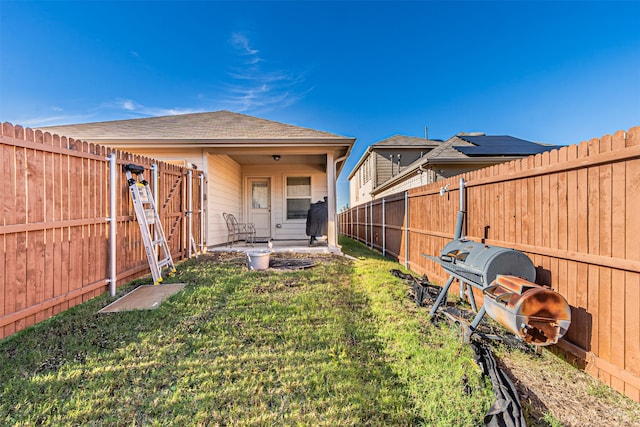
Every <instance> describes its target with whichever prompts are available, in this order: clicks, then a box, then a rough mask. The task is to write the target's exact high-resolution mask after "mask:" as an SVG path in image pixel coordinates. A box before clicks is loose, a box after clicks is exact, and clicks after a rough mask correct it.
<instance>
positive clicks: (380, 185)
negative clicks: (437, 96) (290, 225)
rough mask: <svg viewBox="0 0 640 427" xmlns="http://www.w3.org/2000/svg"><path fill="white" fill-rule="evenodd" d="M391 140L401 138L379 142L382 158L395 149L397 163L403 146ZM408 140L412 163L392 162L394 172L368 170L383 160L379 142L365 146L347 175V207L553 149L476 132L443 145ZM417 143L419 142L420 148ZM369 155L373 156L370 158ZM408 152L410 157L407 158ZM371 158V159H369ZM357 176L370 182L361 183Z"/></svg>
mask: <svg viewBox="0 0 640 427" xmlns="http://www.w3.org/2000/svg"><path fill="white" fill-rule="evenodd" d="M404 138H410V137H404ZM394 140H395V141H402V139H401V138H398V137H394V138H390V139H388V140H384V141H382V142H383V143H384V144H382V145H381V146H383V147H385V151H384V154H385V155H386V154H387V153H389V152H393V151H394V150H395V151H396V152H397V154H396V160H397V156H398V154H400V155H401V156H405V154H404V153H405V152H404V151H401V150H406V144H404V145H398V147H392V146H391V145H390V143H392V142H393V141H394ZM411 140H412V141H413V142H414V143H415V144H416V146H414V147H412V148H411V149H410V150H408V152H407V156H406V157H408V158H410V159H412V160H413V161H412V162H411V163H409V164H406V165H405V164H404V163H402V162H399V163H398V162H396V165H395V170H393V169H392V170H391V171H390V172H391V173H389V171H387V170H386V169H387V168H388V165H387V166H383V167H384V171H383V172H382V173H379V172H378V171H375V169H374V170H371V169H369V168H370V167H371V166H372V165H376V164H377V161H378V159H379V158H381V157H384V155H382V154H381V155H378V154H377V150H378V149H377V148H376V146H377V145H378V144H380V143H377V144H374V145H372V146H371V147H369V150H367V152H365V154H364V155H363V156H362V158H361V159H360V161H359V162H358V163H357V164H356V167H355V168H354V170H353V171H352V172H351V174H350V175H349V184H350V201H351V206H355V205H358V204H361V203H365V202H367V201H370V200H373V199H377V198H381V197H384V196H387V195H390V194H395V193H399V192H402V191H406V190H408V189H410V188H415V187H420V186H422V185H426V184H430V183H432V182H435V181H438V180H441V179H445V178H448V177H451V176H455V175H459V174H462V173H465V172H469V171H472V170H476V169H482V168H485V167H488V166H493V165H496V164H499V163H503V162H508V161H511V160H515V159H520V158H523V157H527V156H530V155H534V154H539V153H543V152H545V151H549V150H552V149H554V148H556V147H555V146H551V145H543V144H539V143H535V142H531V141H527V140H524V139H520V138H515V137H513V136H508V135H486V134H484V133H480V132H474V133H459V134H457V135H454V136H453V137H451V138H449V139H448V140H446V141H444V142H442V141H437V140H436V141H434V140H429V141H427V140H425V139H421V138H411ZM419 141H422V146H421V148H420V144H419ZM416 151H419V152H420V153H421V155H420V156H418V157H417V158H415V153H416ZM373 153H376V155H375V156H374V155H373ZM409 153H411V156H413V157H410V155H409ZM372 157H374V158H375V160H370V159H371V158H372ZM374 167H375V166H374ZM394 172H395V173H394ZM360 177H365V178H370V179H369V180H365V179H362V180H361V179H360ZM379 178H382V179H379ZM384 178H386V179H384Z"/></svg>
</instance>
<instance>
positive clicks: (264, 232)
mask: <svg viewBox="0 0 640 427" xmlns="http://www.w3.org/2000/svg"><path fill="white" fill-rule="evenodd" d="M270 184H271V182H270V180H269V178H249V191H248V195H249V200H248V201H247V206H248V207H249V222H252V223H253V224H254V225H255V227H256V238H258V239H261V240H262V239H270V238H271V185H270Z"/></svg>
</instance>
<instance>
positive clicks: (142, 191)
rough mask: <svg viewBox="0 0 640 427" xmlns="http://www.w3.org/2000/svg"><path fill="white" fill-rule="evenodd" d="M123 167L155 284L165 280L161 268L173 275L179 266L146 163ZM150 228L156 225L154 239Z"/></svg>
mask: <svg viewBox="0 0 640 427" xmlns="http://www.w3.org/2000/svg"><path fill="white" fill-rule="evenodd" d="M123 169H124V172H125V173H126V175H127V184H128V185H129V191H130V192H131V200H132V201H133V207H134V209H135V211H136V218H137V220H138V225H140V232H141V233H142V241H143V242H144V248H145V251H146V252H147V260H148V261H149V267H150V268H151V275H152V276H153V283H154V284H155V285H158V284H160V283H161V282H162V269H163V268H165V267H166V269H167V271H168V274H169V275H173V274H174V273H175V272H176V267H175V264H174V263H173V259H172V258H171V251H170V250H169V245H168V244H167V239H166V238H165V235H164V230H163V229H162V222H161V221H160V216H159V215H158V208H157V207H156V204H155V202H154V200H153V194H152V193H151V189H150V188H149V183H148V182H147V181H146V180H145V179H144V166H139V165H134V164H132V163H130V164H126V165H124V166H123ZM134 175H135V178H134ZM151 228H153V238H152V237H151V236H152V231H151Z"/></svg>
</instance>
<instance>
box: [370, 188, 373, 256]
mask: <svg viewBox="0 0 640 427" xmlns="http://www.w3.org/2000/svg"><path fill="white" fill-rule="evenodd" d="M369 204H370V206H371V208H370V209H369V215H371V221H369V224H371V225H370V226H371V245H370V247H371V250H373V200H371V201H370V202H369Z"/></svg>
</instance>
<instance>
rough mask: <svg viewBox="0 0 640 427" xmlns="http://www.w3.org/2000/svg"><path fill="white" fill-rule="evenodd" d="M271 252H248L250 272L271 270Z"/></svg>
mask: <svg viewBox="0 0 640 427" xmlns="http://www.w3.org/2000/svg"><path fill="white" fill-rule="evenodd" d="M270 255H271V252H270V251H254V252H247V267H248V268H249V270H266V269H267V268H269V258H270Z"/></svg>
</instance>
